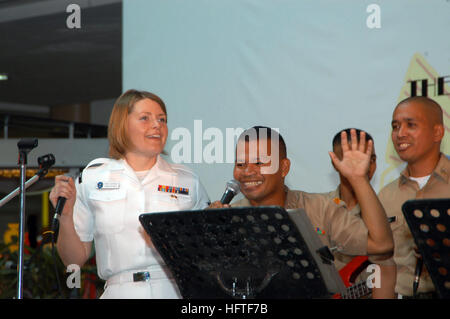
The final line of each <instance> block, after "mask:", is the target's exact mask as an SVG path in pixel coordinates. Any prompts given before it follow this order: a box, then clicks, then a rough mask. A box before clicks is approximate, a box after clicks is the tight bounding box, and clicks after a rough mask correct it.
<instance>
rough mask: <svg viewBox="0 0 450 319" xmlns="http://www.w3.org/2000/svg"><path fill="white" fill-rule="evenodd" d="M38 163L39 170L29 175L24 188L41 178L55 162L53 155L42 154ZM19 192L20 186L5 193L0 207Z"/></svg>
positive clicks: (0, 201)
mask: <svg viewBox="0 0 450 319" xmlns="http://www.w3.org/2000/svg"><path fill="white" fill-rule="evenodd" d="M38 164H39V171H38V172H37V173H36V175H34V176H33V177H31V178H30V179H29V180H27V181H26V183H25V189H28V188H29V187H30V186H31V185H33V184H34V183H36V182H37V181H39V180H40V179H41V178H43V177H44V176H45V175H47V173H48V169H49V168H50V167H52V166H53V165H54V164H55V156H53V154H47V155H43V156H41V157H39V158H38ZM19 193H20V186H19V187H17V188H16V189H15V190H13V191H12V192H11V193H9V194H8V195H6V196H5V197H3V198H2V200H0V207H2V206H3V205H5V204H6V203H8V202H9V201H10V200H11V199H13V198H14V197H16V196H17V194H19Z"/></svg>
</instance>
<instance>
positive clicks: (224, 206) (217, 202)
mask: <svg viewBox="0 0 450 319" xmlns="http://www.w3.org/2000/svg"><path fill="white" fill-rule="evenodd" d="M211 208H231V205H230V204H222V203H221V202H220V200H216V201H215V202H212V203H211V204H210V205H209V206H208V207H206V209H211Z"/></svg>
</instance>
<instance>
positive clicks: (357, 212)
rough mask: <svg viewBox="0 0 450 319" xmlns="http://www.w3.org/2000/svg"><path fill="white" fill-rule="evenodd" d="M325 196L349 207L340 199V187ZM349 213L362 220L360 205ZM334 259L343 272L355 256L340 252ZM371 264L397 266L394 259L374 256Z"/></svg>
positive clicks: (364, 275)
mask: <svg viewBox="0 0 450 319" xmlns="http://www.w3.org/2000/svg"><path fill="white" fill-rule="evenodd" d="M323 195H324V196H326V197H327V198H328V199H329V200H332V201H334V202H339V203H341V204H342V205H344V206H345V207H347V206H346V203H345V202H344V201H343V200H342V199H340V198H341V194H340V191H339V186H338V187H337V188H336V189H335V190H334V191H331V192H328V193H323ZM347 211H348V213H349V214H350V215H353V216H356V217H358V218H362V217H361V207H359V204H356V205H355V207H353V208H352V209H351V210H347ZM334 257H335V258H334V264H335V266H336V268H337V269H338V270H341V269H342V268H343V267H344V266H346V265H347V264H348V263H349V262H351V261H352V259H353V258H354V256H348V255H345V254H342V253H340V252H337V253H335V254H334ZM369 262H370V263H375V264H378V265H384V266H395V263H394V259H393V257H391V258H388V259H383V260H380V258H379V257H377V256H374V255H372V256H369ZM369 275H370V273H369V272H367V271H362V272H361V273H360V274H359V275H358V277H357V278H356V280H355V282H359V281H362V280H366V279H367V278H368V276H369Z"/></svg>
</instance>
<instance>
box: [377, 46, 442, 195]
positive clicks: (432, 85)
mask: <svg viewBox="0 0 450 319" xmlns="http://www.w3.org/2000/svg"><path fill="white" fill-rule="evenodd" d="M444 72H448V73H450V70H444ZM449 75H450V74H439V73H438V72H437V71H436V70H435V69H434V68H433V67H432V66H431V65H430V64H428V62H427V61H426V60H425V58H424V57H423V56H422V55H420V54H418V53H416V54H415V55H414V56H413V58H412V60H411V63H410V64H409V67H408V71H407V72H406V76H405V80H404V81H403V83H404V84H403V87H402V89H401V91H400V94H399V97H398V99H397V103H395V104H393V106H392V111H394V106H395V105H397V104H398V103H399V102H400V101H402V100H404V99H406V98H408V97H410V96H411V90H412V88H411V81H415V85H416V87H415V89H416V92H417V94H416V95H423V94H422V85H423V83H424V82H423V81H422V80H427V83H426V86H427V96H428V97H429V98H431V99H433V100H435V101H436V102H437V103H439V105H440V106H441V107H442V111H443V112H444V127H445V135H444V139H443V140H442V144H441V151H442V152H443V153H444V154H447V155H449V154H450V137H449V136H450V87H449V86H448V85H447V84H446V83H445V81H444V83H443V86H444V87H443V88H444V90H443V91H444V92H443V94H441V95H439V91H438V78H439V77H441V78H442V77H445V80H447V81H448V79H450V77H448V76H449ZM385 160H386V163H388V164H389V166H388V168H387V169H386V170H385V171H383V173H382V174H381V180H380V189H381V188H382V187H383V186H385V185H386V184H388V183H390V182H392V181H393V180H394V179H396V178H397V177H398V176H399V171H398V170H397V168H399V166H400V165H402V164H404V162H403V161H402V160H401V159H400V157H399V156H398V154H397V152H396V151H395V149H394V145H393V144H392V139H391V138H390V134H389V141H388V144H387V148H386V157H385ZM402 167H405V165H402Z"/></svg>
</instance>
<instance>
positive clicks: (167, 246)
mask: <svg viewBox="0 0 450 319" xmlns="http://www.w3.org/2000/svg"><path fill="white" fill-rule="evenodd" d="M291 216H292V217H291ZM139 220H140V222H141V224H142V225H143V227H144V229H145V230H146V232H147V233H148V234H149V235H150V237H151V239H152V241H153V244H154V245H155V247H156V249H157V250H158V252H159V253H160V254H161V256H162V258H163V260H164V261H165V263H166V265H167V266H168V267H169V269H170V270H171V272H172V274H173V276H174V278H175V280H176V282H177V284H178V287H179V289H180V292H181V294H182V296H183V297H184V298H188V299H193V298H206V299H209V298H241V299H246V298H329V297H330V296H331V295H333V294H335V293H340V292H342V291H343V290H344V286H343V283H342V280H341V279H340V277H339V275H338V273H337V271H336V269H335V268H334V265H333V264H332V262H330V261H329V260H328V259H327V258H323V256H321V255H320V254H319V253H318V250H319V248H323V247H324V246H323V244H322V243H321V242H320V239H319V238H318V236H317V234H316V233H314V229H313V227H312V226H311V224H310V222H309V219H308V218H307V216H306V214H305V213H304V211H303V210H294V211H289V212H287V211H286V210H284V209H282V208H280V207H242V208H229V209H209V210H199V211H181V212H167V213H147V214H142V215H140V216H139ZM298 223H301V225H300V227H298ZM302 227H304V228H305V229H307V230H306V231H305V232H307V233H308V234H307V235H306V236H302V234H303V231H302V230H300V231H299V228H302Z"/></svg>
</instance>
